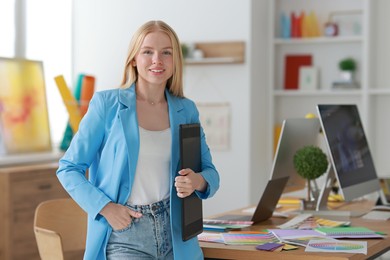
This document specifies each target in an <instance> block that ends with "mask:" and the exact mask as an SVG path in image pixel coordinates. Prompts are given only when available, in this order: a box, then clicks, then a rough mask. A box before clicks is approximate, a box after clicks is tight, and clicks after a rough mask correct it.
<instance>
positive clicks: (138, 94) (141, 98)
mask: <svg viewBox="0 0 390 260" xmlns="http://www.w3.org/2000/svg"><path fill="white" fill-rule="evenodd" d="M137 99H138V100H140V101H145V102H147V103H148V104H150V105H152V106H154V105H156V104H161V103H163V102H164V101H165V98H163V100H160V101H157V102H156V101H150V100H148V99H147V98H145V97H143V96H142V95H141V94H140V93H139V92H137Z"/></svg>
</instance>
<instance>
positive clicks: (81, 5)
mask: <svg viewBox="0 0 390 260" xmlns="http://www.w3.org/2000/svg"><path fill="white" fill-rule="evenodd" d="M254 2H257V3H256V5H255V6H254V7H255V8H257V9H258V10H262V7H264V6H266V1H265V0H262V1H254ZM251 8H252V1H251V0H229V1H226V0H213V1H208V0H197V1H182V0H165V1H159V0H149V1H138V0H116V1H103V0H83V1H74V25H73V27H74V35H73V39H74V43H73V48H74V51H73V61H74V67H73V75H74V77H76V76H77V75H78V73H89V74H93V75H95V76H96V79H97V81H96V85H97V89H98V90H102V89H107V88H115V87H117V86H118V85H119V83H120V80H121V76H122V69H123V65H124V61H125V59H126V53H127V47H128V44H129V41H130V38H131V36H132V34H133V33H134V31H135V30H136V29H137V28H138V27H139V26H140V25H141V24H143V23H144V22H146V21H148V20H164V21H165V22H167V23H168V24H170V25H171V26H172V27H173V28H174V29H175V30H176V32H177V34H178V36H179V38H180V39H181V41H182V42H192V41H198V42H204V41H225V40H226V41H232V40H240V41H245V43H246V47H247V48H246V57H245V58H246V61H245V63H244V64H234V65H232V64H224V65H197V66H187V67H186V68H185V94H186V95H187V96H188V97H189V98H191V99H193V100H194V101H201V102H206V101H207V102H220V101H222V102H229V103H230V105H231V140H230V141H231V143H230V149H229V150H228V151H212V155H213V159H214V163H215V165H216V167H217V169H218V170H219V172H220V176H221V187H220V190H219V192H218V193H217V195H216V196H215V197H214V198H212V199H210V200H207V201H205V203H204V214H205V216H207V215H211V214H215V213H219V212H222V211H226V210H231V209H236V208H238V207H244V206H247V205H248V204H249V203H253V202H254V200H257V198H256V199H254V197H256V196H258V194H259V190H260V189H262V188H263V185H262V183H261V179H262V178H260V176H261V174H263V173H264V172H266V171H267V167H266V165H263V166H262V167H261V164H262V161H264V158H263V157H262V154H266V153H265V152H262V148H261V146H262V147H264V145H263V144H262V143H261V140H260V139H261V138H259V137H258V136H259V135H261V134H262V133H263V132H264V128H265V127H261V124H260V123H259V122H261V121H262V122H265V121H266V120H264V118H262V114H261V113H263V114H264V113H266V112H265V111H264V109H262V108H265V107H267V106H266V104H265V103H264V102H263V101H264V97H266V96H267V95H265V94H264V95H262V97H259V98H256V97H253V94H259V93H260V94H261V93H262V91H261V89H263V91H264V89H265V86H266V83H265V82H264V83H262V82H261V81H260V82H258V80H259V79H261V77H262V75H265V72H264V71H265V70H264V68H261V66H264V67H265V65H264V64H266V62H267V59H264V60H263V61H261V60H258V59H257V57H255V58H254V57H252V51H251V49H252V48H253V49H256V48H261V49H259V50H258V51H257V52H256V53H260V54H263V55H265V54H266V46H264V45H262V43H264V42H267V41H266V39H264V37H263V34H261V33H255V35H254V36H252V33H253V32H256V31H257V30H258V29H259V27H260V28H261V27H263V28H264V27H265V26H266V24H258V25H257V24H255V25H253V24H252V12H251ZM263 14H265V12H263ZM257 20H259V21H261V19H255V21H257ZM264 35H265V34H264ZM252 38H254V39H252ZM252 41H253V43H255V44H259V46H253V43H252ZM259 58H261V57H259ZM252 63H253V64H256V65H259V66H260V67H259V68H257V69H256V71H257V70H258V71H257V72H255V73H256V76H252V74H251V72H253V71H254V70H253V69H251V67H252ZM253 87H255V88H258V89H260V92H259V91H257V90H256V91H253V90H252V88H253ZM252 102H255V103H254V104H253V103H252ZM257 102H259V103H257ZM251 109H256V110H258V111H261V112H260V113H259V114H256V113H253V111H252V112H251ZM252 124H253V125H256V128H255V129H254V130H256V131H252V130H253V129H252V130H251V125H252ZM206 135H207V133H206ZM256 136H257V137H256ZM263 136H264V135H263ZM251 137H255V138H254V139H253V140H251ZM263 139H264V138H263ZM252 141H255V142H254V143H253V142H252ZM253 147H256V148H253ZM263 150H264V149H263ZM251 158H252V159H253V158H255V159H257V160H255V162H254V166H256V168H257V169H252V168H254V166H252V160H251ZM251 172H254V176H255V177H254V180H256V182H259V184H256V183H252V185H251V181H252V180H251V178H252V177H251ZM264 174H265V175H263V176H267V173H264ZM250 187H251V188H254V189H256V191H255V192H252V195H251V191H250V189H249V188H250Z"/></svg>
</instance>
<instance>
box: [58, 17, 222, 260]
mask: <svg viewBox="0 0 390 260" xmlns="http://www.w3.org/2000/svg"><path fill="white" fill-rule="evenodd" d="M182 75H183V56H182V53H181V48H180V42H179V39H178V37H177V35H176V33H175V32H174V30H173V29H172V28H171V27H170V26H168V25H167V24H166V23H164V22H162V21H150V22H147V23H145V24H144V25H142V26H141V27H140V28H139V29H138V31H137V32H136V33H135V34H134V36H133V38H132V40H131V43H130V47H129V52H128V57H127V61H126V65H125V69H124V76H123V80H122V85H121V87H120V88H118V89H113V90H105V91H100V92H96V93H95V95H94V96H93V98H92V100H91V103H90V105H89V108H88V112H87V114H86V115H85V116H84V118H83V120H82V121H81V123H80V126H79V130H78V132H77V133H76V134H75V136H74V138H73V140H72V143H71V145H70V147H69V149H68V150H67V151H66V153H65V155H64V156H63V158H61V160H60V161H59V169H58V171H57V176H58V178H59V180H60V182H61V183H62V185H63V186H64V188H65V189H66V190H67V191H68V192H69V194H70V195H71V196H72V198H73V199H74V200H75V201H76V202H77V203H78V204H79V205H80V206H81V207H82V208H83V209H84V210H85V211H86V212H87V213H88V234H87V244H86V251H85V259H91V260H92V259H93V260H96V259H203V254H202V251H201V249H200V247H199V244H198V241H197V238H196V237H195V238H193V239H190V240H188V241H185V242H183V240H182V238H181V203H180V199H181V198H185V197H187V196H189V195H190V194H192V193H193V192H195V193H196V195H197V196H198V197H199V198H201V199H207V198H209V197H211V196H213V195H214V194H215V192H216V191H217V189H218V188H219V175H218V172H217V170H216V169H215V167H214V165H213V163H212V158H211V154H210V150H209V148H208V146H207V144H206V139H205V135H204V133H203V130H201V161H202V163H201V164H202V170H201V172H197V173H196V172H193V171H192V170H191V169H180V168H179V165H180V164H179V159H180V158H179V125H180V124H188V123H199V113H198V110H197V108H196V106H195V104H194V102H192V101H191V100H189V99H187V98H185V97H184V95H183V80H182ZM87 169H89V172H88V176H89V178H88V179H86V177H85V173H86V171H87Z"/></svg>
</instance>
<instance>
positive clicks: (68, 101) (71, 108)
mask: <svg viewBox="0 0 390 260" xmlns="http://www.w3.org/2000/svg"><path fill="white" fill-rule="evenodd" d="M54 80H55V82H56V84H57V87H58V90H59V91H60V94H61V97H62V101H63V102H64V104H65V107H66V110H67V111H68V113H69V124H70V126H71V128H72V131H73V133H76V132H77V130H78V129H79V124H80V121H81V118H82V116H81V113H80V109H79V107H78V102H77V100H76V99H75V98H74V96H73V95H72V93H71V92H70V90H69V88H68V86H67V84H66V82H65V79H64V77H63V76H62V75H59V76H57V77H55V78H54Z"/></svg>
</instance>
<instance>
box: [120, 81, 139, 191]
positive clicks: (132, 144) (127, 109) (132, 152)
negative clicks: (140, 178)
mask: <svg viewBox="0 0 390 260" xmlns="http://www.w3.org/2000/svg"><path fill="white" fill-rule="evenodd" d="M134 90H135V86H134V84H133V85H132V86H131V87H130V88H126V89H119V102H120V103H121V107H120V111H119V118H120V121H121V122H122V127H123V134H124V136H125V140H126V145H127V150H128V162H129V169H130V173H131V174H130V182H131V183H132V178H133V177H134V174H135V170H136V165H137V161H138V152H139V133H138V120H137V109H136V95H135V91H134ZM130 162H131V163H130Z"/></svg>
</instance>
